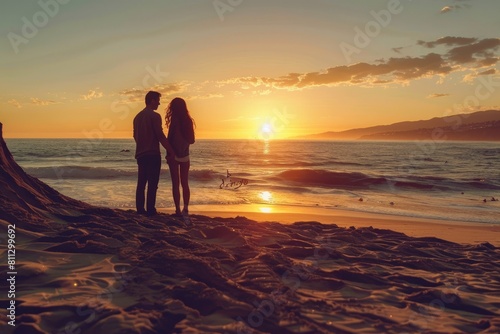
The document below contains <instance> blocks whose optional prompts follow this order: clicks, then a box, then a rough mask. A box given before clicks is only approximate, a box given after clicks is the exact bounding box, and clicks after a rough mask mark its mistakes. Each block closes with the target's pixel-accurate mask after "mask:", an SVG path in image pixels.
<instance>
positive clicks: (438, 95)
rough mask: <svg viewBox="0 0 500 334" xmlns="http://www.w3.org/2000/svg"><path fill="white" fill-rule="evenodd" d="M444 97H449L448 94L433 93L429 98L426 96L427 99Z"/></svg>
mask: <svg viewBox="0 0 500 334" xmlns="http://www.w3.org/2000/svg"><path fill="white" fill-rule="evenodd" d="M445 96H450V94H441V93H434V94H431V95H429V96H427V98H428V99H434V98H438V97H445Z"/></svg>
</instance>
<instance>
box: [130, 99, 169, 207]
mask: <svg viewBox="0 0 500 334" xmlns="http://www.w3.org/2000/svg"><path fill="white" fill-rule="evenodd" d="M160 97H161V94H160V93H158V92H154V91H149V92H148V93H147V94H146V97H145V102H146V108H144V110H142V111H141V112H139V113H138V114H137V115H136V116H135V118H134V139H135V143H136V148H135V158H136V159H137V165H138V170H139V171H138V178H137V189H136V192H135V204H136V208H137V213H139V214H146V215H148V216H153V215H155V214H156V213H157V212H156V207H155V205H156V191H157V189H158V182H159V181H160V170H161V160H162V159H161V152H160V145H159V144H160V143H161V145H162V146H163V147H164V148H165V149H166V150H167V151H168V152H169V154H168V155H169V156H171V157H173V156H175V154H174V151H173V149H172V147H171V146H170V144H169V142H168V140H167V137H166V136H165V134H164V133H163V128H162V125H161V124H162V120H161V116H160V114H158V113H156V112H155V110H156V109H158V106H159V105H160ZM146 184H147V185H148V191H147V202H146V209H144V202H145V196H144V191H145V188H146Z"/></svg>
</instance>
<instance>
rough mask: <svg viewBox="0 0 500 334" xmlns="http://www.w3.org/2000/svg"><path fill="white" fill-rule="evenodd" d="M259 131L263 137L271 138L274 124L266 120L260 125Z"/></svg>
mask: <svg viewBox="0 0 500 334" xmlns="http://www.w3.org/2000/svg"><path fill="white" fill-rule="evenodd" d="M259 133H260V135H261V136H262V138H264V139H270V138H271V137H272V136H273V134H274V129H273V126H272V125H271V123H269V122H265V123H263V124H262V125H261V126H260V130H259Z"/></svg>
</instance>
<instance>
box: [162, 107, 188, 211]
mask: <svg viewBox="0 0 500 334" xmlns="http://www.w3.org/2000/svg"><path fill="white" fill-rule="evenodd" d="M165 121H166V124H167V127H168V136H167V138H168V141H169V143H170V145H171V146H172V148H173V150H174V152H175V158H174V159H169V158H167V162H168V167H169V169H170V177H171V178H172V195H173V197H174V204H175V214H176V215H178V216H179V215H181V207H180V191H179V180H180V184H181V185H182V199H183V201H184V208H183V209H182V214H188V212H189V209H188V206H189V198H190V195H191V194H190V191H189V183H188V176H189V166H190V163H189V145H191V144H194V120H193V119H192V118H191V116H190V115H189V111H188V109H187V106H186V101H184V100H183V99H181V98H179V97H176V98H174V99H173V100H172V101H171V102H170V104H169V105H168V108H167V114H166V115H165ZM167 157H168V152H167Z"/></svg>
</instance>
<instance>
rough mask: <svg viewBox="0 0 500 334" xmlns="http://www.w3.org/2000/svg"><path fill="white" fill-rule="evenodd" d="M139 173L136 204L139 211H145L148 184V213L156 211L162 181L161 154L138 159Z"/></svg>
mask: <svg viewBox="0 0 500 334" xmlns="http://www.w3.org/2000/svg"><path fill="white" fill-rule="evenodd" d="M137 165H138V167H139V175H138V178H137V189H136V192H135V205H136V208H137V212H139V213H144V200H145V198H144V190H145V188H146V183H147V185H148V193H147V205H146V211H147V213H151V214H154V213H156V209H155V204H156V191H157V190H158V182H159V181H160V170H161V155H147V156H142V157H139V158H138V159H137Z"/></svg>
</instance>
